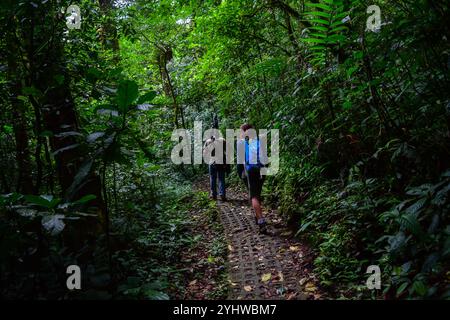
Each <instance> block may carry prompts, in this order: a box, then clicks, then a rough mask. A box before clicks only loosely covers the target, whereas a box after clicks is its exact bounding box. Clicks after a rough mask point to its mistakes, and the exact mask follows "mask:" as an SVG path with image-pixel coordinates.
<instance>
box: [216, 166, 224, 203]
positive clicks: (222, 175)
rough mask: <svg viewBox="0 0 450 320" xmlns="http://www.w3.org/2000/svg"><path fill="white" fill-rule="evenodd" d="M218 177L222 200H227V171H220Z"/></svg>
mask: <svg viewBox="0 0 450 320" xmlns="http://www.w3.org/2000/svg"><path fill="white" fill-rule="evenodd" d="M217 175H218V178H219V195H220V197H221V198H222V200H225V199H226V196H225V171H224V170H218V171H217Z"/></svg>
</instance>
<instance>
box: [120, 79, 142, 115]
mask: <svg viewBox="0 0 450 320" xmlns="http://www.w3.org/2000/svg"><path fill="white" fill-rule="evenodd" d="M137 97H138V85H137V83H136V82H134V81H132V80H125V81H122V82H120V84H119V89H118V90H117V105H118V106H119V110H120V111H122V112H126V111H127V110H128V108H129V106H130V105H131V104H132V103H133V102H134V101H135V100H136V98H137Z"/></svg>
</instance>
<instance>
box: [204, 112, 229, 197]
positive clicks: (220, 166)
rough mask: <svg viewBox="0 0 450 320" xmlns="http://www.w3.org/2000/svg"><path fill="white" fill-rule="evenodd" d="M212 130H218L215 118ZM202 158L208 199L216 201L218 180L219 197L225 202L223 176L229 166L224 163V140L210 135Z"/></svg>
mask: <svg viewBox="0 0 450 320" xmlns="http://www.w3.org/2000/svg"><path fill="white" fill-rule="evenodd" d="M212 128H213V129H217V130H218V129H219V121H218V119H217V116H215V117H214V121H213V126H212ZM220 153H222V155H221V154H220ZM216 155H217V156H216ZM203 156H204V158H205V159H208V169H209V182H210V198H211V199H214V200H216V199H217V180H219V196H220V199H221V200H222V201H226V200H227V198H226V194H225V189H226V186H225V174H226V173H229V169H230V166H229V165H228V164H227V163H226V141H225V139H224V138H222V137H220V136H217V137H216V136H215V135H212V136H211V137H210V138H209V139H208V140H206V142H205V144H204V146H203Z"/></svg>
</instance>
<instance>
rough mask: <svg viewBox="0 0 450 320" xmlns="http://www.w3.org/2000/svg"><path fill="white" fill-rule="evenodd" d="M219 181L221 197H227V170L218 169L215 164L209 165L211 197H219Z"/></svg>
mask: <svg viewBox="0 0 450 320" xmlns="http://www.w3.org/2000/svg"><path fill="white" fill-rule="evenodd" d="M217 179H219V195H220V196H225V170H223V169H222V168H218V166H217V165H215V164H210V165H209V182H210V186H211V195H212V196H213V197H216V196H217Z"/></svg>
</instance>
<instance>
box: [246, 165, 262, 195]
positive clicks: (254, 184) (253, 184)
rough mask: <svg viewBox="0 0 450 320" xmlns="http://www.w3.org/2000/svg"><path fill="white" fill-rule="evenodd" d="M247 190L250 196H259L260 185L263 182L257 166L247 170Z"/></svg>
mask: <svg viewBox="0 0 450 320" xmlns="http://www.w3.org/2000/svg"><path fill="white" fill-rule="evenodd" d="M247 183H248V191H249V193H250V199H251V198H258V199H260V198H261V191H262V186H263V183H264V176H261V171H260V169H259V168H251V169H250V170H249V171H247Z"/></svg>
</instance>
